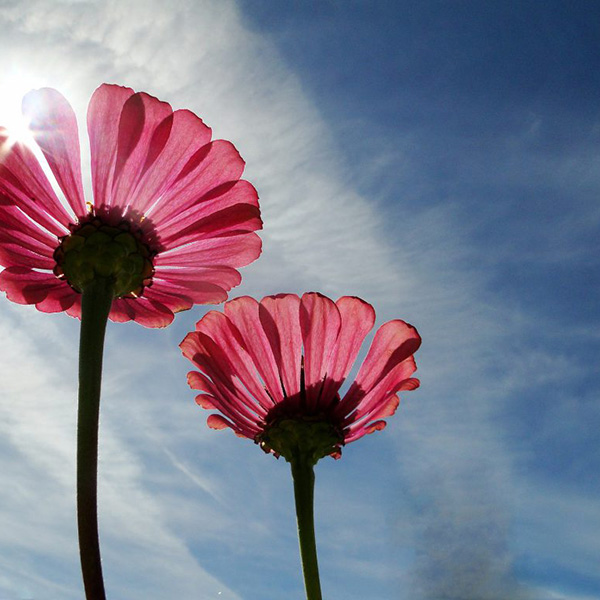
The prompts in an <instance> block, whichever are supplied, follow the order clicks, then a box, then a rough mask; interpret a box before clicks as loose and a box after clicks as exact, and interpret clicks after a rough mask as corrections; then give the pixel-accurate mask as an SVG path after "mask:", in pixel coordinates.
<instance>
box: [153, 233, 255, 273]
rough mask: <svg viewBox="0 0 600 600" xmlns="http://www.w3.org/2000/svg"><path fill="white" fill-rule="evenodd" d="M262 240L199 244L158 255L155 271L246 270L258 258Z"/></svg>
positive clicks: (247, 236) (248, 236)
mask: <svg viewBox="0 0 600 600" xmlns="http://www.w3.org/2000/svg"><path fill="white" fill-rule="evenodd" d="M261 247H262V242H261V239H260V238H259V237H258V236H257V235H256V234H255V233H242V234H238V235H228V236H225V237H218V238H210V239H205V240H198V241H197V242H193V243H191V244H188V245H186V246H182V247H180V248H175V249H173V250H167V251H165V252H161V253H160V254H159V255H158V256H157V257H156V259H155V261H154V264H155V266H156V267H159V266H165V267H169V266H172V267H197V266H200V267H207V266H211V265H218V266H228V267H245V266H246V265H248V264H250V263H251V262H252V261H254V260H256V259H257V258H258V256H259V255H260V251H261Z"/></svg>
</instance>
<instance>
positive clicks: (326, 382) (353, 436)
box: [180, 293, 421, 462]
mask: <svg viewBox="0 0 600 600" xmlns="http://www.w3.org/2000/svg"><path fill="white" fill-rule="evenodd" d="M374 323H375V311H374V310H373V307H372V306H371V305H369V304H367V303H366V302H364V301H363V300H361V299H360V298H354V297H349V296H344V297H342V298H340V299H339V300H338V301H337V302H333V301H332V300H330V299H329V298H327V297H325V296H323V295H321V294H317V293H307V294H304V295H303V296H302V298H299V297H298V296H296V295H295V294H280V295H277V296H267V297H266V298H263V300H262V301H261V302H260V303H259V302H257V301H256V300H254V299H253V298H250V297H247V296H245V297H241V298H236V299H235V300H231V301H229V302H227V303H225V306H224V312H219V311H210V312H209V313H207V314H206V315H205V316H204V317H203V318H202V319H201V320H200V321H199V322H198V323H197V324H196V331H193V332H191V333H189V334H188V335H187V336H186V338H185V339H184V340H183V342H182V343H181V345H180V347H181V349H182V351H183V355H184V356H185V357H187V358H188V359H189V360H191V361H192V362H193V363H194V365H195V366H196V367H197V368H198V369H199V370H200V371H191V372H190V373H189V374H188V383H189V385H190V387H191V388H192V389H195V390H199V391H200V392H202V393H201V394H199V395H198V396H197V398H196V402H197V403H198V404H199V405H200V406H202V407H203V408H206V409H215V410H218V411H219V412H220V413H221V414H212V415H210V416H209V417H208V425H209V427H212V428H213V429H223V428H225V427H230V428H231V429H233V431H234V432H235V433H236V434H237V435H238V436H240V437H246V438H249V439H251V440H254V441H255V442H256V443H258V444H260V445H261V446H262V447H263V449H265V450H266V451H272V452H274V453H275V454H276V455H279V454H283V455H284V456H285V458H286V459H288V460H289V456H288V453H289V452H291V451H293V450H290V444H292V446H293V444H294V443H295V442H293V440H292V438H294V436H295V437H296V438H297V439H300V438H302V444H301V445H303V447H304V450H306V439H307V438H312V439H313V442H314V443H313V442H310V444H309V445H310V452H311V453H312V455H313V457H314V462H316V461H317V460H318V459H319V458H321V457H322V456H326V455H327V454H331V455H332V456H335V457H339V456H340V453H341V447H342V446H343V445H344V444H347V443H349V442H353V441H355V440H357V439H358V438H360V437H362V436H363V435H365V434H367V433H372V432H374V431H377V430H381V429H383V428H384V427H385V421H384V420H382V419H384V418H385V417H389V416H390V415H392V414H393V413H394V412H395V411H396V408H397V407H398V404H399V398H398V395H397V394H398V392H400V391H408V390H414V389H415V388H417V387H418V386H419V380H418V379H414V378H413V377H411V375H412V374H413V373H414V371H415V370H416V364H415V361H414V358H413V354H414V353H415V352H416V350H417V349H418V348H419V346H420V344H421V338H420V336H419V334H418V333H417V330H416V329H415V328H414V327H412V326H411V325H409V324H408V323H405V322H404V321H401V320H394V321H389V322H388V323H385V324H384V325H382V326H381V327H380V328H379V330H378V331H377V332H376V334H375V337H374V339H373V342H372V344H371V347H370V349H369V351H368V353H367V356H366V358H365V360H364V362H363V364H362V365H361V367H360V369H359V370H358V373H357V375H356V379H355V380H354V382H353V383H352V384H351V385H350V387H349V388H348V390H347V392H346V393H345V394H344V396H343V397H341V396H340V388H341V386H342V384H343V383H344V381H345V379H346V377H347V376H348V373H349V372H350V370H351V369H352V365H353V364H354V361H355V360H356V357H357V356H358V353H359V351H360V348H361V345H362V343H363V341H364V339H365V337H366V335H367V334H368V333H369V331H370V330H371V329H372V327H373V325H374Z"/></svg>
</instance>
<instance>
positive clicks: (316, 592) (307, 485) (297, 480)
mask: <svg viewBox="0 0 600 600" xmlns="http://www.w3.org/2000/svg"><path fill="white" fill-rule="evenodd" d="M290 464H291V467H292V478H293V480H294V499H295V500H296V518H297V520H298V541H299V542H300V557H301V559H302V572H303V573H304V586H305V588H306V599H307V600H322V596H321V583H320V581H319V564H318V561H317V544H316V542H315V519H314V489H315V473H314V470H313V464H312V462H310V460H309V459H308V457H306V456H302V455H296V456H295V457H294V458H293V459H292V460H291V461H290Z"/></svg>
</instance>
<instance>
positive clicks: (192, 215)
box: [160, 179, 262, 247]
mask: <svg viewBox="0 0 600 600" xmlns="http://www.w3.org/2000/svg"><path fill="white" fill-rule="evenodd" d="M238 204H244V205H246V204H249V205H250V206H254V207H256V208H258V193H257V192H256V190H255V189H254V186H253V185H252V184H251V183H249V182H247V181H245V180H243V179H240V180H238V181H230V182H227V183H225V184H223V185H220V186H218V187H217V188H215V189H213V190H211V191H210V192H209V193H208V194H205V195H204V196H202V197H201V198H199V199H198V200H197V201H196V202H194V203H193V204H192V205H191V206H189V207H186V209H185V210H184V211H183V212H180V213H177V214H176V215H173V216H171V217H169V218H167V219H165V221H164V222H163V223H162V224H161V226H160V237H161V242H162V244H163V245H164V246H165V247H172V245H173V242H176V243H175V244H174V245H179V244H178V243H177V242H178V240H179V238H180V234H181V231H182V230H184V229H187V228H189V227H190V226H191V225H193V224H194V223H196V222H198V221H202V220H203V219H205V218H207V217H209V216H210V215H212V214H214V213H218V212H220V211H224V210H226V209H229V208H231V207H233V206H236V205H238ZM252 216H253V215H252ZM261 225H262V224H261ZM253 226H254V222H252V223H249V224H248V225H247V226H246V227H245V230H247V231H250V230H251V231H254V230H255V229H254V228H253ZM260 228H261V226H258V227H256V229H260Z"/></svg>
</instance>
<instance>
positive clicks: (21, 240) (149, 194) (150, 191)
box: [0, 84, 261, 327]
mask: <svg viewBox="0 0 600 600" xmlns="http://www.w3.org/2000/svg"><path fill="white" fill-rule="evenodd" d="M23 109H24V113H25V115H26V116H27V117H28V118H29V119H30V127H31V130H32V134H33V136H34V138H35V140H36V142H37V144H38V145H39V147H40V149H41V151H42V153H43V154H44V156H45V158H46V161H47V162H48V166H49V167H50V169H51V171H52V173H53V174H54V177H55V178H56V182H57V184H58V186H59V187H60V190H61V191H62V193H63V194H64V197H65V200H66V202H61V200H59V198H58V197H57V195H56V193H55V192H54V190H53V187H52V184H51V183H50V181H49V180H48V178H47V177H46V175H45V173H44V171H43V169H42V166H41V165H40V163H39V162H38V160H37V159H36V157H35V155H34V152H33V151H32V150H31V149H30V148H29V147H28V146H27V145H26V144H25V143H23V142H19V141H18V140H17V141H16V142H15V141H13V140H11V139H10V137H9V133H8V131H7V130H6V129H4V128H0V264H1V265H3V266H4V267H6V268H5V269H4V271H2V272H1V273H0V290H3V291H5V292H6V294H7V296H8V298H9V299H10V300H12V301H14V302H17V303H19V304H35V306H36V307H37V308H38V309H39V310H41V311H44V312H59V311H66V312H67V313H68V314H70V315H72V316H75V317H79V316H80V314H81V294H80V292H81V288H83V287H84V286H85V285H86V283H87V282H88V281H89V280H91V279H93V277H94V273H93V270H94V269H95V273H96V275H97V276H100V277H106V276H107V275H108V276H111V277H112V276H114V277H115V278H116V282H115V292H114V293H115V299H114V301H113V303H112V308H111V311H110V319H112V320H113V321H129V320H134V321H136V322H138V323H140V324H142V325H145V326H148V327H161V326H165V325H168V324H169V323H170V322H171V321H172V320H173V315H174V313H175V312H178V311H181V310H185V309H189V308H190V307H191V306H192V305H194V304H207V303H215V304H216V303H220V302H223V301H224V300H225V299H226V298H227V292H228V291H229V290H230V289H231V288H232V287H234V286H236V285H238V284H239V283H240V279H241V278H240V274H239V272H238V271H237V269H238V268H239V267H242V266H245V265H247V264H249V263H250V262H252V261H253V260H255V259H256V258H257V257H258V255H259V254H260V247H261V242H260V238H259V237H258V236H257V235H256V233H254V232H255V231H256V230H258V229H260V228H261V220H260V212H259V208H258V197H257V194H256V191H255V189H254V188H253V187H252V185H251V184H250V183H248V182H247V181H244V180H241V179H240V177H241V175H242V172H243V170H244V161H243V160H242V158H241V157H240V155H239V154H238V152H237V151H236V149H235V148H234V146H233V145H232V144H231V143H230V142H227V141H224V140H216V141H211V130H210V129H209V128H208V127H207V126H206V125H205V124H204V123H203V122H202V120H201V119H200V118H198V117H197V116H196V115H194V114H193V113H191V112H190V111H187V110H176V111H173V110H172V108H171V106H170V105H169V104H167V103H165V102H161V101H159V100H158V99H156V98H154V97H152V96H149V95H148V94H145V93H134V91H133V90H131V89H129V88H125V87H120V86H116V85H106V84H105V85H102V86H100V87H99V88H98V89H97V90H96V92H95V93H94V95H93V96H92V99H91V101H90V104H89V108H88V132H89V138H90V146H91V177H92V188H93V198H94V199H93V203H91V202H88V203H86V201H85V198H84V193H83V185H82V178H81V164H80V152H79V138H78V129H77V122H76V118H75V114H74V112H73V109H72V108H71V106H70V105H69V103H68V102H67V101H66V100H65V98H64V97H63V96H62V95H61V94H60V93H59V92H57V91H56V90H53V89H41V90H36V91H33V92H30V93H29V94H28V95H27V96H26V97H25V98H24V100H23ZM124 234H125V235H124ZM98 246H102V250H101V251H100V253H101V256H100V257H98V255H96V256H95V260H96V262H95V263H93V265H92V267H90V265H89V264H88V263H86V256H87V254H89V253H92V254H93V253H94V252H95V250H94V249H95V248H96V249H97V247H98ZM84 247H85V248H86V250H85V251H81V252H80V251H79V250H80V249H81V248H84ZM86 253H87V254H86ZM115 265H116V267H115ZM86 269H87V270H86ZM90 269H91V270H92V272H88V271H90ZM115 273H118V275H115Z"/></svg>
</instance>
